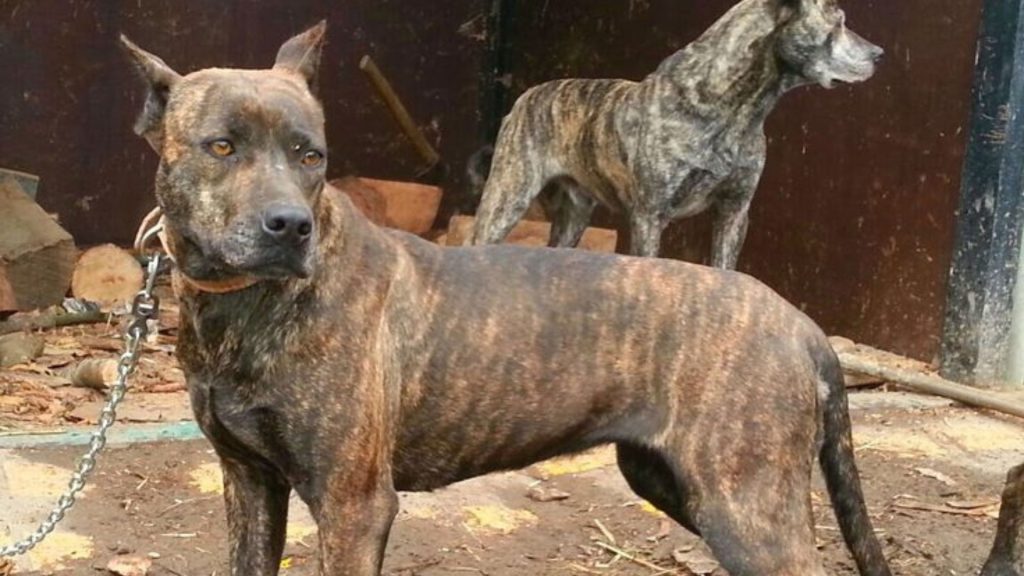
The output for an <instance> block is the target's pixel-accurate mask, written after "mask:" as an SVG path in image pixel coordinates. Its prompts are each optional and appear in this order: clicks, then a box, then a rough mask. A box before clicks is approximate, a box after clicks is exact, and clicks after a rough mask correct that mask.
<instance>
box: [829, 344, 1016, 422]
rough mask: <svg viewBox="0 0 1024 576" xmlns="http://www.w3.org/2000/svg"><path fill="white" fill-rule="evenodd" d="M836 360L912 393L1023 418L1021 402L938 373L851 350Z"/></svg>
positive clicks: (845, 369) (845, 368)
mask: <svg viewBox="0 0 1024 576" xmlns="http://www.w3.org/2000/svg"><path fill="white" fill-rule="evenodd" d="M839 362H840V364H842V367H843V370H844V371H848V372H856V373H858V374H866V375H868V376H874V377H877V378H883V379H885V380H886V381H888V382H892V383H894V384H898V385H900V386H902V387H904V388H909V389H911V390H913V391H915V392H924V393H926V394H933V395H935V396H942V397H943V398H950V399H952V400H956V401H957V402H963V403H964V404H969V405H971V406H978V407H980V408H988V409H990V410H995V411H997V412H1002V413H1004V414H1012V415H1014V416H1019V417H1021V418H1024V405H1021V404H1020V403H1018V402H1013V401H1012V400H1007V399H1005V398H1000V397H998V396H995V395H993V394H992V393H991V392H986V391H984V390H980V389H978V388H972V387H970V386H964V385H963V384H957V383H956V382H950V381H949V380H946V379H944V378H940V377H939V376H932V375H929V374H922V373H919V372H914V371H910V370H903V369H900V368H894V367H891V366H886V365H884V364H881V363H878V362H874V361H871V360H868V359H865V358H861V357H858V356H857V354H856V353H853V352H842V351H840V352H839Z"/></svg>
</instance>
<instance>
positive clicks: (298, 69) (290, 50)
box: [274, 20, 327, 91]
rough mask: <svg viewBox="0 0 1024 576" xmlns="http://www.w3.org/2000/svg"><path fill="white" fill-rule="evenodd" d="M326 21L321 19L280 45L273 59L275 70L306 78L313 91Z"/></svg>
mask: <svg viewBox="0 0 1024 576" xmlns="http://www.w3.org/2000/svg"><path fill="white" fill-rule="evenodd" d="M326 31H327V21H326V20H321V21H320V22H319V23H318V24H317V25H316V26H313V27H312V28H310V29H309V30H306V31H305V32H303V33H302V34H299V35H298V36H294V37H292V38H291V39H290V40H288V41H287V42H285V43H284V44H282V45H281V48H280V49H279V50H278V51H277V59H276V60H275V61H274V69H275V70H289V71H291V72H295V73H297V74H299V75H300V76H302V77H303V78H305V79H306V83H307V84H308V85H309V88H310V90H313V91H315V89H316V82H317V72H318V71H319V69H320V53H321V52H322V51H323V47H324V33H325V32H326Z"/></svg>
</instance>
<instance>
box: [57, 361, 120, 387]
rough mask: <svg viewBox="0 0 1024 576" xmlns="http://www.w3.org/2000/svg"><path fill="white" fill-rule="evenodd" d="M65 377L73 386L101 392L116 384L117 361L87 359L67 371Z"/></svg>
mask: <svg viewBox="0 0 1024 576" xmlns="http://www.w3.org/2000/svg"><path fill="white" fill-rule="evenodd" d="M66 376H67V378H68V380H71V384H72V385H73V386H78V387H79V388H92V389H93V390H99V391H101V392H102V391H105V390H106V389H107V388H109V387H111V386H113V385H114V383H115V382H117V361H116V360H111V359H109V358H88V359H86V360H82V361H81V362H79V363H78V365H77V366H74V367H73V368H71V369H69V370H68V371H67V374H66Z"/></svg>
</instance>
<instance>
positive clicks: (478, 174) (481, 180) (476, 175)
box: [466, 145, 494, 197]
mask: <svg viewBox="0 0 1024 576" xmlns="http://www.w3.org/2000/svg"><path fill="white" fill-rule="evenodd" d="M493 158H494V146H490V145H487V146H484V147H483V148H480V149H479V150H477V151H476V152H474V153H473V154H472V155H471V156H470V157H469V160H467V161H466V178H467V179H468V180H469V185H470V192H471V193H472V194H473V196H475V197H479V196H480V195H481V194H483V192H484V184H486V183H487V177H488V176H489V175H490V173H491V160H492V159H493Z"/></svg>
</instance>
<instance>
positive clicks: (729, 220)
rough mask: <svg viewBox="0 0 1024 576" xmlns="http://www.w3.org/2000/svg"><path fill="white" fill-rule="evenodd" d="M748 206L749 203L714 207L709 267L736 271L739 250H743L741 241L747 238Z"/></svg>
mask: <svg viewBox="0 0 1024 576" xmlns="http://www.w3.org/2000/svg"><path fill="white" fill-rule="evenodd" d="M749 206H750V205H749V203H744V204H743V205H742V206H736V205H735V204H734V203H732V202H725V203H720V204H718V205H717V206H716V210H715V217H714V230H713V232H712V238H711V265H712V266H714V267H715V268H723V269H726V270H735V269H736V261H737V260H739V257H740V249H742V248H743V241H744V240H745V239H746V237H747V224H748V223H749V221H750V217H749V215H748V213H747V210H748V208H749Z"/></svg>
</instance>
